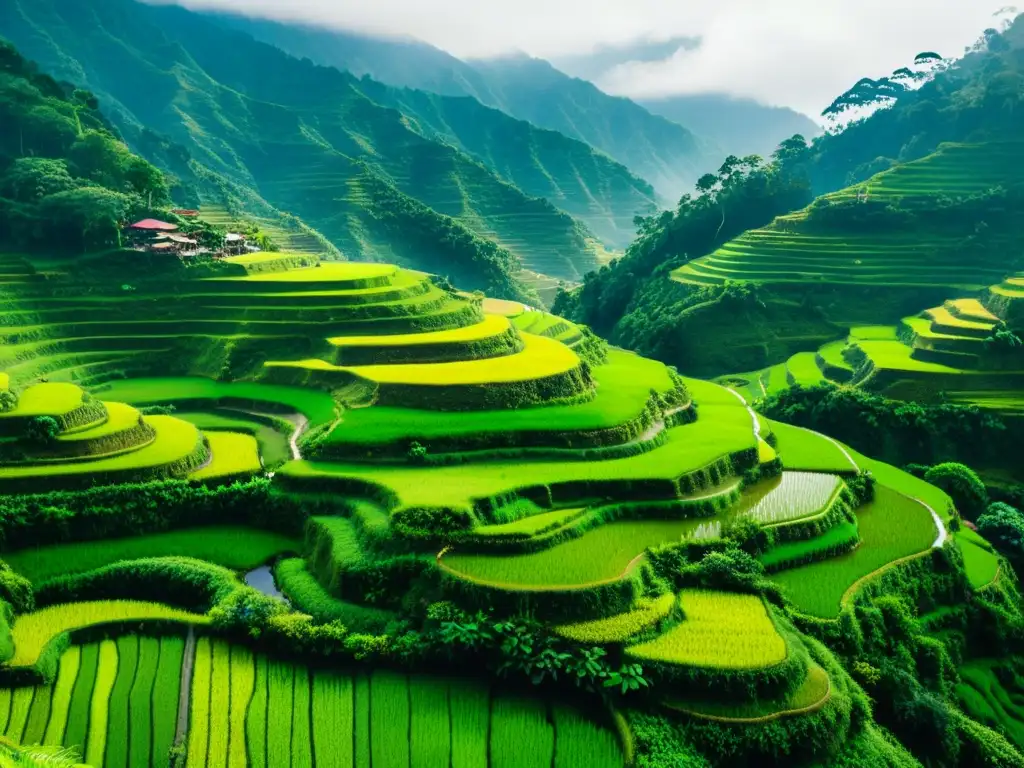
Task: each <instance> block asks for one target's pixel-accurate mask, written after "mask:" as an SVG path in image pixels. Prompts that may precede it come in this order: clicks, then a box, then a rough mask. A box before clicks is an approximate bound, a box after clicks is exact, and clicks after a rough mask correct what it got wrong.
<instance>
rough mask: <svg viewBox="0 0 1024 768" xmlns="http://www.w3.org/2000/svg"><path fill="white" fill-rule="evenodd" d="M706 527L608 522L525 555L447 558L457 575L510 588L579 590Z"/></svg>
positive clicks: (456, 554) (701, 521) (664, 522)
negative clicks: (652, 550)
mask: <svg viewBox="0 0 1024 768" xmlns="http://www.w3.org/2000/svg"><path fill="white" fill-rule="evenodd" d="M705 523H707V520H706V519H693V520H629V521H621V522H614V523H606V524H604V525H602V526H600V527H598V528H594V529H593V530H591V531H588V532H587V533H585V534H584V535H583V536H581V537H579V538H575V539H569V540H568V541H566V542H564V543H562V544H558V545H557V546H554V547H551V548H550V549H545V550H541V551H539V552H531V553H529V554H522V555H483V554H459V552H458V551H457V549H456V550H455V551H454V552H452V553H451V554H448V555H446V556H445V557H444V559H443V561H442V562H443V563H444V565H445V566H446V567H447V568H448V569H449V570H451V571H452V572H454V573H455V575H457V576H459V577H461V578H465V579H469V580H471V581H478V582H483V583H487V584H495V585H500V586H502V587H504V588H507V589H527V590H529V589H556V588H577V587H584V586H586V585H588V584H594V583H597V582H602V581H609V580H613V579H616V578H618V577H620V576H621V575H623V573H624V571H625V570H626V568H627V566H628V565H629V564H630V563H631V562H633V561H634V560H635V559H636V558H637V557H638V556H639V555H641V554H643V552H644V550H646V549H647V548H648V547H654V546H657V545H659V544H665V543H669V542H677V541H679V540H680V539H681V538H682V537H683V536H684V535H686V534H688V533H690V532H691V531H693V530H695V529H696V528H697V527H698V526H700V525H702V524H705Z"/></svg>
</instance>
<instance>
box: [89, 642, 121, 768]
mask: <svg viewBox="0 0 1024 768" xmlns="http://www.w3.org/2000/svg"><path fill="white" fill-rule="evenodd" d="M117 664H118V661H117V644H116V643H115V642H114V641H113V640H104V641H103V642H102V643H100V648H99V660H98V662H97V665H96V683H95V685H94V686H93V689H92V699H91V701H90V702H89V736H88V739H87V741H86V745H85V762H86V763H90V764H92V765H102V764H103V757H104V755H105V754H106V749H107V711H108V708H109V706H110V692H111V691H112V690H113V688H114V680H115V678H116V677H117Z"/></svg>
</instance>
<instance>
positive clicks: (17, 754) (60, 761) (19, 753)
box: [0, 738, 83, 768]
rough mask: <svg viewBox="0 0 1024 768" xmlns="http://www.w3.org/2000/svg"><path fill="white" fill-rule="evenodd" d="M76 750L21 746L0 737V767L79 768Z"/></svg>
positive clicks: (81, 764) (79, 762)
mask: <svg viewBox="0 0 1024 768" xmlns="http://www.w3.org/2000/svg"><path fill="white" fill-rule="evenodd" d="M82 766H83V763H82V762H81V761H80V759H79V756H78V752H76V751H75V750H73V749H65V748H64V747H41V746H34V747H23V746H21V745H19V744H16V743H15V742H13V741H11V740H10V739H4V738H0V768H81V767H82Z"/></svg>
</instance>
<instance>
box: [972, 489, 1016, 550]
mask: <svg viewBox="0 0 1024 768" xmlns="http://www.w3.org/2000/svg"><path fill="white" fill-rule="evenodd" d="M977 524H978V533H980V534H981V535H982V536H984V537H985V538H986V539H988V540H989V541H990V542H991V543H992V544H993V545H994V546H995V547H996V548H997V549H999V551H1000V552H1003V553H1004V554H1005V555H1006V556H1007V557H1009V558H1011V559H1013V560H1016V561H1018V562H1022V561H1024V513H1021V512H1020V511H1019V510H1018V509H1015V508H1014V507H1011V506H1010V505H1009V504H1004V503H1003V502H1001V501H997V502H996V503H995V504H993V505H991V506H990V507H989V508H988V511H987V512H986V513H985V514H983V515H982V516H981V517H979V518H978V521H977Z"/></svg>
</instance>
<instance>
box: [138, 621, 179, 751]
mask: <svg viewBox="0 0 1024 768" xmlns="http://www.w3.org/2000/svg"><path fill="white" fill-rule="evenodd" d="M184 654H185V639H184V638H183V637H181V636H168V637H162V638H160V660H159V662H158V663H157V668H156V678H155V680H154V681H153V696H152V702H153V707H152V709H153V715H152V717H153V749H152V751H151V753H150V763H149V764H150V768H165V764H166V760H167V754H168V752H169V751H170V749H171V744H172V743H173V742H174V731H175V728H176V727H177V721H178V696H177V695H175V694H176V692H177V691H179V690H180V689H181V663H182V658H183V656H184ZM133 768H134V766H133Z"/></svg>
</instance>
